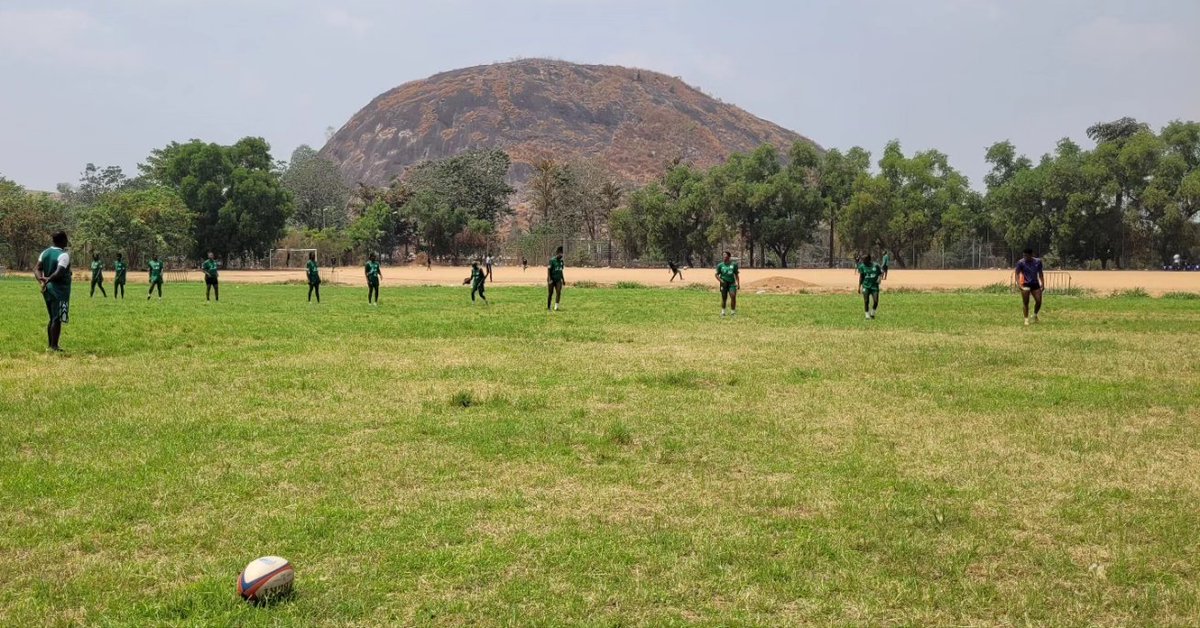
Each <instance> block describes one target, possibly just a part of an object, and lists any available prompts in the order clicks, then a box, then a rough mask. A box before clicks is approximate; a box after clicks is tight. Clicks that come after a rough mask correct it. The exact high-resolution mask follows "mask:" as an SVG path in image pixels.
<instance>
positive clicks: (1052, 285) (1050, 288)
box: [1008, 270, 1071, 292]
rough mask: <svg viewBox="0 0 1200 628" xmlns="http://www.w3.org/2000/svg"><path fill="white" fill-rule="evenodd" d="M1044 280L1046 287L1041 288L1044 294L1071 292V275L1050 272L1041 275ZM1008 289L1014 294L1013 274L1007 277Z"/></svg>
mask: <svg viewBox="0 0 1200 628" xmlns="http://www.w3.org/2000/svg"><path fill="white" fill-rule="evenodd" d="M1043 275H1044V276H1045V278H1046V285H1044V286H1042V289H1044V290H1045V291H1046V292H1070V291H1071V273H1069V272H1067V271H1065V270H1050V271H1046V272H1045V273H1043ZM1008 287H1009V289H1011V290H1013V291H1014V292H1015V291H1016V290H1017V289H1018V287H1017V275H1016V273H1013V274H1011V275H1009V277H1008Z"/></svg>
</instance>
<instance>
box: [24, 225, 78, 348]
mask: <svg viewBox="0 0 1200 628" xmlns="http://www.w3.org/2000/svg"><path fill="white" fill-rule="evenodd" d="M51 240H52V241H53V242H54V246H51V247H50V248H48V249H46V250H45V251H42V254H41V255H39V256H38V263H37V267H36V268H34V269H33V277H34V279H37V282H38V285H39V286H40V287H41V289H42V298H43V299H44V300H45V301H46V313H48V314H49V315H50V323H49V324H47V325H46V338H47V340H49V341H50V350H51V351H62V349H61V348H59V346H58V339H59V337H60V336H62V326H63V323H66V322H67V319H68V314H69V312H70V305H71V255H70V254H69V253H67V251H66V249H67V247H68V246H70V244H71V243H70V242H69V241H68V240H67V234H66V232H65V231H59V232H58V233H56V234H54V235H53V236H52V237H51Z"/></svg>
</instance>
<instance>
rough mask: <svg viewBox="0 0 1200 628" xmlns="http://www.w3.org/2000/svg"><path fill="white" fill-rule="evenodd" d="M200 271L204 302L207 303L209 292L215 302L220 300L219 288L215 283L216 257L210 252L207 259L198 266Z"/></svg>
mask: <svg viewBox="0 0 1200 628" xmlns="http://www.w3.org/2000/svg"><path fill="white" fill-rule="evenodd" d="M200 270H201V271H203V272H204V300H205V301H208V297H209V292H210V291H211V292H212V296H213V297H215V298H216V300H217V301H220V300H221V286H220V285H219V284H218V283H217V274H218V273H217V256H216V255H213V252H212V251H209V252H208V259H206V260H204V263H203V264H201V265H200Z"/></svg>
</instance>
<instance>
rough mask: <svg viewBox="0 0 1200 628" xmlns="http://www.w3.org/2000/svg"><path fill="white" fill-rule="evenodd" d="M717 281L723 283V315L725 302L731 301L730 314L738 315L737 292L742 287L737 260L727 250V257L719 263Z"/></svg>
mask: <svg viewBox="0 0 1200 628" xmlns="http://www.w3.org/2000/svg"><path fill="white" fill-rule="evenodd" d="M717 281H718V282H720V283H721V316H725V303H726V302H728V303H729V315H730V316H737V293H738V288H741V287H742V278H741V275H740V274H738V265H737V262H735V261H733V258H732V257H730V255H729V251H725V258H724V260H722V262H721V263H720V264H717Z"/></svg>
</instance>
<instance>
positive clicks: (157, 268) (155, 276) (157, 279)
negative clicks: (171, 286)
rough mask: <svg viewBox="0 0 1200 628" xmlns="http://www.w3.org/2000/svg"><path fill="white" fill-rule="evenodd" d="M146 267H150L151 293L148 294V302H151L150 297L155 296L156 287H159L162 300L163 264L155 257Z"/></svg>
mask: <svg viewBox="0 0 1200 628" xmlns="http://www.w3.org/2000/svg"><path fill="white" fill-rule="evenodd" d="M146 265H147V266H149V267H150V291H149V292H147V293H146V300H147V301H149V300H150V296H151V295H153V294H154V287H155V286H158V298H159V299H162V284H163V263H162V262H160V261H159V260H158V256H157V255H155V256H153V257H151V258H150V261H149V262H146Z"/></svg>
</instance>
